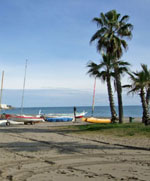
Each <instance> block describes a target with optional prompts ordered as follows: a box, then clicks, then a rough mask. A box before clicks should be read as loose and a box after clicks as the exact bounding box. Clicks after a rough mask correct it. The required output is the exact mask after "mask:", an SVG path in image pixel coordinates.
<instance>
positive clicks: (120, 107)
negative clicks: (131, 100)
mask: <svg viewBox="0 0 150 181" xmlns="http://www.w3.org/2000/svg"><path fill="white" fill-rule="evenodd" d="M115 80H116V88H117V98H118V111H119V123H123V103H122V86H121V81H120V74H119V73H118V67H116V68H115Z"/></svg>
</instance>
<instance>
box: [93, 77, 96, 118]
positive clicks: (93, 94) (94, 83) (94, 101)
mask: <svg viewBox="0 0 150 181" xmlns="http://www.w3.org/2000/svg"><path fill="white" fill-rule="evenodd" d="M95 89H96V77H95V81H94V89H93V103H92V116H93V114H94V104H95Z"/></svg>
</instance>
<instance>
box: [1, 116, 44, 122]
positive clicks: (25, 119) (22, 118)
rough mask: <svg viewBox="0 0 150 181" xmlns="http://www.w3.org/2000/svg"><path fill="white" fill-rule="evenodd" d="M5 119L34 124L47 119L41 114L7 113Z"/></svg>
mask: <svg viewBox="0 0 150 181" xmlns="http://www.w3.org/2000/svg"><path fill="white" fill-rule="evenodd" d="M4 116H5V119H6V120H7V121H8V122H10V121H16V122H23V123H24V124H28V123H30V124H34V123H38V122H45V120H44V119H43V118H41V117H39V116H32V115H24V114H23V115H13V114H5V115H4Z"/></svg>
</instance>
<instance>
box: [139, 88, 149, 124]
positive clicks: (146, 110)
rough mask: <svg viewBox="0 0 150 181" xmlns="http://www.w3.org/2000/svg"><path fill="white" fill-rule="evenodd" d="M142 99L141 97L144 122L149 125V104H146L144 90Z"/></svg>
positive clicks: (142, 90) (141, 95) (141, 93)
mask: <svg viewBox="0 0 150 181" xmlns="http://www.w3.org/2000/svg"><path fill="white" fill-rule="evenodd" d="M140 97H141V102H142V108H143V117H142V122H143V123H145V125H147V124H148V119H149V117H148V107H147V103H146V98H145V92H144V89H141V92H140Z"/></svg>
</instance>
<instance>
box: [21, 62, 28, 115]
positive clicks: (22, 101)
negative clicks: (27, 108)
mask: <svg viewBox="0 0 150 181" xmlns="http://www.w3.org/2000/svg"><path fill="white" fill-rule="evenodd" d="M27 62H28V60H26V63H25V73H24V81H23V91H22V101H21V114H22V113H23V102H24V89H25V83H26V72H27Z"/></svg>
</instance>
